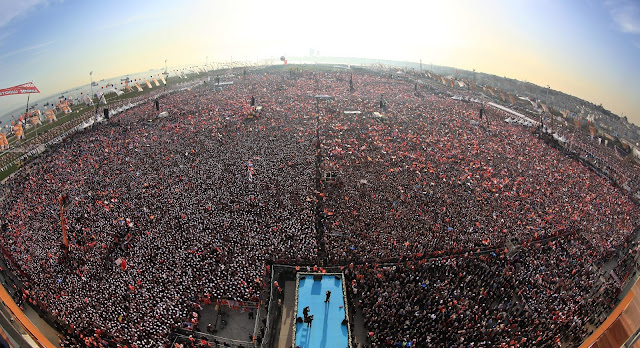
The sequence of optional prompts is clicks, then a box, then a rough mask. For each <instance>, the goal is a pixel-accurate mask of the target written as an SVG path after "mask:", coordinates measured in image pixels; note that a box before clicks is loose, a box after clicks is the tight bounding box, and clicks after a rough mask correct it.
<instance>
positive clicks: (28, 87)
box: [0, 82, 40, 97]
mask: <svg viewBox="0 0 640 348" xmlns="http://www.w3.org/2000/svg"><path fill="white" fill-rule="evenodd" d="M27 93H40V91H39V90H38V87H36V85H34V84H33V82H27V83H23V84H21V85H17V86H13V87H9V88H5V89H0V97H2V96H5V95H13V94H27Z"/></svg>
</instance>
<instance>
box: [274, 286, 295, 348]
mask: <svg viewBox="0 0 640 348" xmlns="http://www.w3.org/2000/svg"><path fill="white" fill-rule="evenodd" d="M295 302H296V282H295V281H293V280H292V281H287V282H284V301H283V302H282V317H281V319H280V334H279V335H278V337H277V338H276V340H275V344H274V345H273V346H274V347H276V348H290V347H291V344H292V343H293V323H294V322H295V320H296V318H295V313H294V311H295V309H296V303H295Z"/></svg>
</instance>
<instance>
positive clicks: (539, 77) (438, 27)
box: [0, 0, 640, 125]
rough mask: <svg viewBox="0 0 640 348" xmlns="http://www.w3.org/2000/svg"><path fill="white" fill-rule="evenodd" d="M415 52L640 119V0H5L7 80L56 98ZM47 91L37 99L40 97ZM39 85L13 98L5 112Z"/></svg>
mask: <svg viewBox="0 0 640 348" xmlns="http://www.w3.org/2000/svg"><path fill="white" fill-rule="evenodd" d="M310 48H314V49H316V50H320V53H321V55H323V56H351V57H363V58H380V59H394V60H408V61H414V62H417V61H419V60H420V59H422V61H423V63H426V64H429V63H433V64H437V65H446V66H453V67H458V68H463V69H468V70H471V69H474V68H475V69H476V70H477V71H480V72H485V73H491V74H496V75H499V76H507V77H511V78H516V79H519V80H527V81H530V82H533V83H535V84H538V85H541V86H546V85H550V86H551V88H553V89H556V90H560V91H563V92H566V93H569V94H572V95H575V96H578V97H581V98H584V99H586V100H589V101H592V102H594V103H596V104H600V103H602V104H603V105H604V107H606V108H607V109H609V110H611V111H613V112H615V113H617V114H621V113H624V115H626V116H628V117H629V120H630V121H632V122H634V123H635V124H638V125H640V1H638V0H580V1H578V0H575V1H572V0H567V1H560V0H505V1H491V0H483V1H471V0H469V1H451V0H448V1H417V0H414V1H375V0H374V1H345V0H342V1H330V0H325V1H265V0H263V1H238V0H234V1H214V0H206V1H204V0H203V1H196V0H194V1H191V0H181V1H158V0H154V1H131V0H127V1H119V0H108V1H79V0H78V1H76V0H70V1H54V0H0V88H5V87H10V86H14V85H17V84H21V83H24V82H28V81H33V82H34V83H35V84H36V86H38V88H39V89H40V91H41V92H42V94H41V96H47V95H49V94H53V93H56V92H59V91H63V90H66V89H69V88H72V87H77V86H80V85H83V84H88V83H89V71H94V80H95V79H103V78H109V77H113V76H119V75H123V74H129V73H134V72H140V71H146V70H149V69H151V68H156V69H157V68H160V67H162V66H164V60H165V59H168V63H169V65H170V66H171V65H174V66H175V65H183V64H203V63H204V62H205V59H206V58H205V57H207V56H208V57H209V62H213V61H226V60H229V59H230V58H231V56H233V57H234V60H245V59H248V60H255V59H256V58H260V59H263V58H268V57H280V56H281V55H283V54H284V55H288V56H295V55H308V54H309V49H310ZM36 99H38V98H36ZM25 102H26V96H8V97H0V113H3V112H7V111H8V110H9V109H12V108H15V107H17V106H20V105H21V104H24V103H25Z"/></svg>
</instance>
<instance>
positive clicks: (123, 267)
mask: <svg viewBox="0 0 640 348" xmlns="http://www.w3.org/2000/svg"><path fill="white" fill-rule="evenodd" d="M120 266H122V270H123V271H124V270H126V269H127V261H126V260H125V259H122V263H121V264H120Z"/></svg>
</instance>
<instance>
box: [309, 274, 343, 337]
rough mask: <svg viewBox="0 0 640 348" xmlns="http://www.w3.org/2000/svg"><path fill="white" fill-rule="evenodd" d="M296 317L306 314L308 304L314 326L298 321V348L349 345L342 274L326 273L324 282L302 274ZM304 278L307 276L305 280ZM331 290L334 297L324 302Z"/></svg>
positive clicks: (323, 277) (323, 278)
mask: <svg viewBox="0 0 640 348" xmlns="http://www.w3.org/2000/svg"><path fill="white" fill-rule="evenodd" d="M299 277H300V278H301V279H300V283H299V286H298V312H297V315H296V318H297V317H304V316H303V314H302V310H303V309H304V307H307V306H309V309H310V310H309V315H313V322H312V324H311V327H307V324H305V323H296V347H300V348H323V347H330V348H347V347H348V346H349V343H348V342H349V335H348V333H347V325H342V320H343V319H345V309H344V298H343V297H342V277H341V276H340V275H338V278H339V279H336V276H335V275H323V276H322V280H321V281H319V280H318V281H314V280H313V275H310V274H307V275H304V274H303V275H299ZM302 277H305V279H302ZM327 290H329V291H331V299H330V301H329V302H328V303H325V302H324V300H325V298H326V296H325V294H326V292H327Z"/></svg>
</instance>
